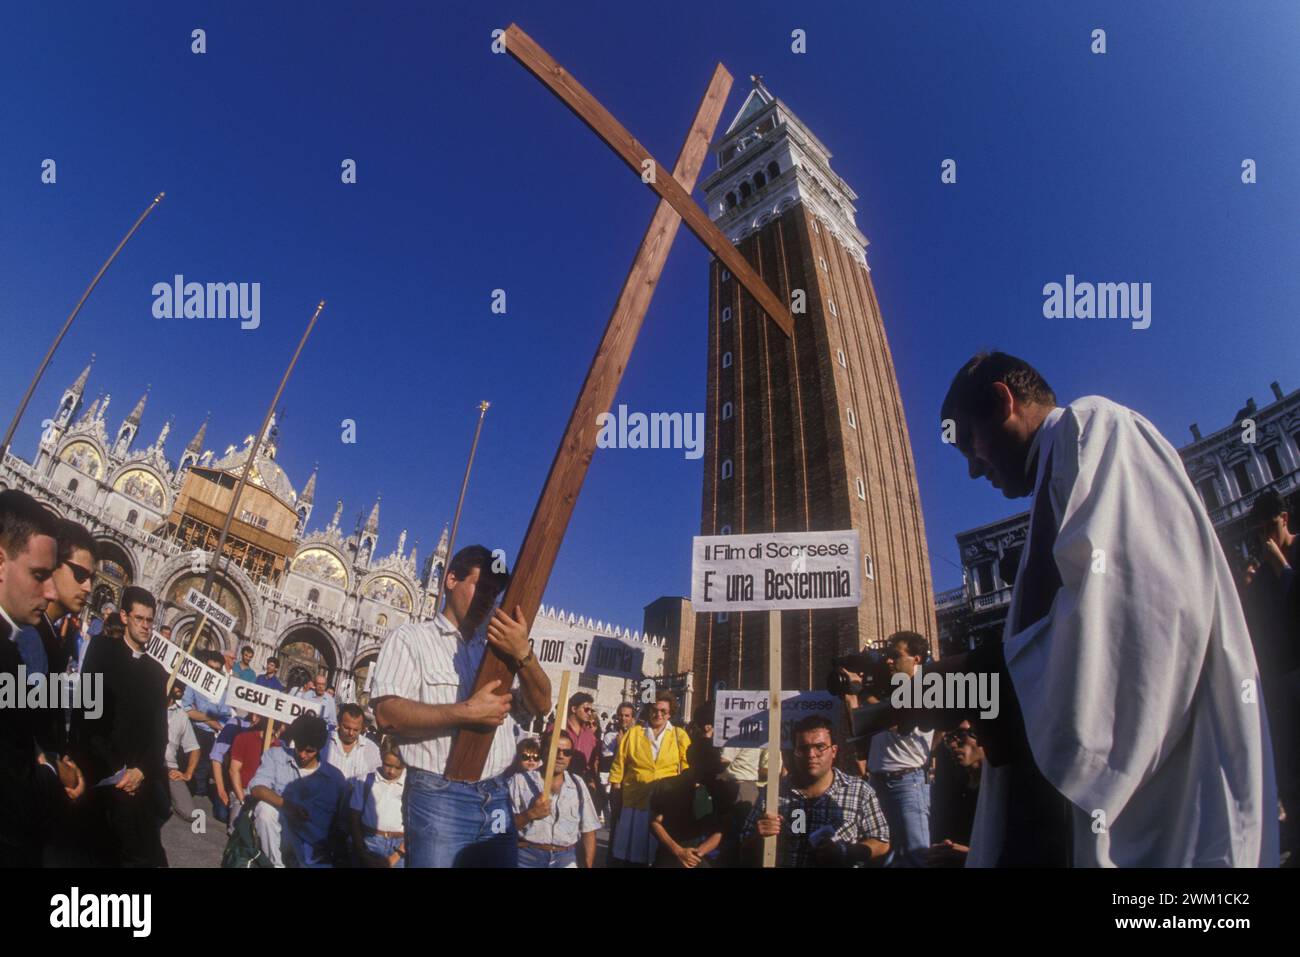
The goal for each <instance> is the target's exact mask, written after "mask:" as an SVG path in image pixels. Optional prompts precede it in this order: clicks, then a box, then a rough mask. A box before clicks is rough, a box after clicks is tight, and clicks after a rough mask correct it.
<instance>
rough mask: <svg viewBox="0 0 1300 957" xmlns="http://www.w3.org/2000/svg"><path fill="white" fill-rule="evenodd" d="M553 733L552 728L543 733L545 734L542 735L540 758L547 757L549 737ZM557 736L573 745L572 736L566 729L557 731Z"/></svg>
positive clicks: (549, 750) (549, 748)
mask: <svg viewBox="0 0 1300 957" xmlns="http://www.w3.org/2000/svg"><path fill="white" fill-rule="evenodd" d="M554 733H555V729H554V728H551V729H550V730H549V731H547V732H545V733H544V734H543V735H542V740H541V746H542V756H543V757H545V756H546V755H549V754H550V753H551V735H552V734H554ZM559 735H560V737H562V738H563V739H564V740H565V741H568V742H569V744H573V735H571V734H569V731H568V729H567V728H561V729H560V731H559Z"/></svg>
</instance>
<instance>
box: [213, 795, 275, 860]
mask: <svg viewBox="0 0 1300 957" xmlns="http://www.w3.org/2000/svg"><path fill="white" fill-rule="evenodd" d="M255 803H256V802H253V801H250V802H248V803H247V804H245V805H244V806H243V807H242V808H241V809H240V811H239V817H237V818H235V827H234V830H233V832H232V833H231V835H230V839H229V840H228V841H226V849H225V850H224V851H223V852H222V853H221V866H222V867H240V868H247V867H270V866H271V862H270V861H268V860H267V858H266V855H265V854H263V853H262V850H261V848H259V847H258V845H257V832H256V831H254V830H253V813H252V805H253V804H255Z"/></svg>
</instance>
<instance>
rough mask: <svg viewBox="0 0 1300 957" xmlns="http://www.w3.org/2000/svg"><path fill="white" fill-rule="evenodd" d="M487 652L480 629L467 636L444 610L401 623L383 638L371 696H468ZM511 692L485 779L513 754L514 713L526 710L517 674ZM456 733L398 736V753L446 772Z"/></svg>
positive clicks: (429, 700) (433, 699)
mask: <svg viewBox="0 0 1300 957" xmlns="http://www.w3.org/2000/svg"><path fill="white" fill-rule="evenodd" d="M486 652H487V639H486V638H484V637H483V636H482V635H481V634H476V635H475V636H474V637H473V638H471V639H470V640H468V641H466V640H465V639H464V638H462V637H461V634H460V632H459V631H458V630H457V629H456V628H454V627H453V626H452V624H451V622H449V621H448V620H447V619H446V618H445V617H443V616H442V615H438V617H437V618H435V619H434V620H433V621H424V622H418V623H412V624H407V625H401V626H400V627H398V628H395V629H393V631H391V632H390V633H389V635H388V637H387V638H385V639H384V646H383V648H381V649H380V651H379V660H378V661H377V662H375V668H374V675H375V678H374V683H373V684H372V685H371V689H370V698H371V700H372V701H374V700H377V699H379V698H386V697H389V696H395V697H398V698H405V699H406V700H408V701H418V702H419V703H420V704H455V703H456V702H458V701H465V700H467V699H468V698H470V697H471V696H472V695H473V693H474V678H475V676H476V675H477V674H478V668H479V664H480V663H481V662H482V661H483V655H484V654H485V653H486ZM498 690H499V689H498ZM511 691H512V693H513V694H514V704H513V712H512V713H511V714H507V715H506V719H505V721H503V722H502V723H501V725H500V726H499V727H498V728H497V729H496V734H495V735H494V736H493V738H492V747H491V750H489V752H488V757H487V763H486V764H485V765H484V766H483V780H487V779H488V778H494V777H497V776H498V775H500V774H501V773H502V772H503V771H505V770H506V769H507V768H508V767H510V764H511V762H512V761H514V758H515V728H516V724H517V721H516V717H517V716H518V717H522V716H523V715H524V714H526V710H525V709H524V707H523V696H522V695H521V694H520V693H519V678H518V677H517V676H516V678H515V681H514V684H513V685H512V687H511ZM455 735H456V730H455V729H454V728H446V729H443V730H441V731H435V732H432V733H430V734H426V735H422V736H420V737H399V738H398V752H399V753H400V754H401V756H402V760H403V761H404V762H406V765H407V767H412V768H419V769H420V770H422V771H429V772H432V773H433V774H442V773H443V772H444V771H445V770H446V767H447V756H448V755H449V754H450V753H451V742H452V740H453V738H454V737H455Z"/></svg>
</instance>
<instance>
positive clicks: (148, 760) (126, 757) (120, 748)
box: [72, 585, 171, 867]
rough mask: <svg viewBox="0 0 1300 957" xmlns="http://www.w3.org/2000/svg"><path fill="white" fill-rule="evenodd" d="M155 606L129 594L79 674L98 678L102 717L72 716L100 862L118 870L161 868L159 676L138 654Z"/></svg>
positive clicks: (165, 799) (164, 808)
mask: <svg viewBox="0 0 1300 957" xmlns="http://www.w3.org/2000/svg"><path fill="white" fill-rule="evenodd" d="M155 609H156V603H155V601H154V598H153V596H152V595H150V594H149V593H148V592H147V591H145V590H144V589H143V588H139V587H137V586H135V585H132V586H129V587H127V588H126V590H125V591H124V592H123V594H122V610H121V611H120V612H119V613H118V614H119V615H120V616H121V618H122V622H123V624H124V625H125V628H126V631H125V634H123V636H122V637H121V638H111V637H109V636H108V635H107V634H104V635H99V636H98V637H96V638H95V639H94V640H93V641H92V642H91V644H90V648H89V650H87V652H86V659H85V662H84V663H83V668H82V671H83V673H84V674H85V675H86V676H87V677H91V676H96V675H102V676H103V679H102V680H103V695H102V697H103V704H102V709H101V710H102V714H101V715H100V716H99V717H98V718H93V717H91V716H90V715H89V714H88V713H84V712H83V713H74V715H73V727H72V736H73V742H74V747H75V748H76V751H75V753H77V754H79V755H81V756H82V760H83V762H84V767H85V768H86V778H87V781H88V782H89V783H90V785H91V786H92V787H93V799H94V803H95V807H96V808H97V811H98V814H99V816H100V819H101V820H102V822H103V836H104V838H105V842H104V845H103V846H102V847H101V848H100V849H99V851H100V854H101V855H102V857H103V859H104V860H103V862H104V863H106V864H109V865H113V866H121V867H166V866H167V855H166V852H165V851H164V850H163V846H162V834H161V832H162V825H163V824H164V823H165V822H166V820H167V816H168V814H169V813H170V805H171V799H170V795H169V793H168V789H167V767H166V759H165V752H166V749H167V710H166V704H167V702H166V687H167V674H166V672H165V671H164V670H163V669H162V668H161V667H159V665H158V663H157V662H155V661H154V660H152V659H151V658H149V656H148V655H146V654H145V653H144V648H145V645H146V644H147V643H148V641H149V635H150V633H151V632H152V630H153V620H154V613H155Z"/></svg>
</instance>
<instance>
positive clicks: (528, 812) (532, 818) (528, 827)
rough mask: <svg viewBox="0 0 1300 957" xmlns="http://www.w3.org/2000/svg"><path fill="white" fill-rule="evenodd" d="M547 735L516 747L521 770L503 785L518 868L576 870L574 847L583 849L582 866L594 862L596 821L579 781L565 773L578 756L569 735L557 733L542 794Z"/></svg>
mask: <svg viewBox="0 0 1300 957" xmlns="http://www.w3.org/2000/svg"><path fill="white" fill-rule="evenodd" d="M552 733H554V732H553V731H548V732H547V733H546V735H545V736H544V737H543V738H542V740H541V742H540V743H539V742H537V741H535V740H528V741H523V742H520V745H519V764H520V766H521V767H522V768H523V770H521V771H519V772H517V773H516V774H514V775H512V776H511V778H510V781H509V784H508V787H509V790H510V803H511V807H512V809H513V810H514V819H515V827H516V828H518V829H519V866H520V867H525V868H546V869H555V868H572V867H577V866H578V857H577V855H578V844H579V843H581V844H582V849H581V853H582V866H583V867H586V868H591V867H594V866H595V862H596V831H598V830H599V829H600V819H599V818H598V817H597V816H596V805H595V802H593V801H592V799H591V793H590V792H589V791H588V790H587V786H586V784H585V783H584V782H583V780H582V778H580V777H578V775H577V774H575V773H574V772H573V771H572V770H571V769H570V768H571V762H572V761H573V758H574V756H575V755H576V754H577V753H578V752H577V748H576V747H575V744H574V741H573V736H572V734H571V733H570V732H568V731H565V730H563V729H561V731H560V740H559V741H558V742H557V743H556V748H555V775H554V777H553V778H552V779H551V788H550V793H548V794H542V771H543V769H544V768H543V764H542V755H544V754H546V753H547V750H548V749H549V747H550V735H551V734H552Z"/></svg>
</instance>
